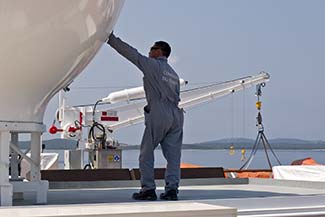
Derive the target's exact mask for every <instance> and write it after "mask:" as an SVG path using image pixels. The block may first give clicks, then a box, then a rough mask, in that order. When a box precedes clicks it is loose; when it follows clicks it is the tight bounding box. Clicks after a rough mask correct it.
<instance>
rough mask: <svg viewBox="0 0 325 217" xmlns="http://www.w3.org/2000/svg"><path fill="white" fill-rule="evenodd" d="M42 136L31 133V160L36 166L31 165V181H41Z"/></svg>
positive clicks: (37, 133) (38, 133)
mask: <svg viewBox="0 0 325 217" xmlns="http://www.w3.org/2000/svg"><path fill="white" fill-rule="evenodd" d="M41 136H42V133H40V132H33V133H31V158H32V161H33V162H34V164H31V170H30V180H31V181H40V180H41V170H40V165H41V143H42V142H41Z"/></svg>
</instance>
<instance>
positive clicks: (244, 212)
mask: <svg viewBox="0 0 325 217" xmlns="http://www.w3.org/2000/svg"><path fill="white" fill-rule="evenodd" d="M162 184H163V182H161V181H159V182H158V185H159V186H160V187H158V188H157V193H158V194H159V193H161V192H163V188H162V187H161V186H162ZM137 185H138V181H126V182H98V183H96V182H94V183H74V184H72V183H52V184H51V188H54V187H55V188H57V189H50V191H49V193H48V204H47V205H41V206H38V207H42V208H46V207H52V206H55V207H58V206H59V207H61V208H62V207H69V206H75V205H78V206H80V205H81V204H84V205H86V204H87V206H89V205H91V204H92V205H93V206H101V207H103V206H106V207H110V206H111V207H115V206H116V205H119V206H120V205H123V206H125V207H126V208H124V209H128V208H127V207H132V206H135V205H139V206H148V207H152V206H159V204H164V205H166V204H170V205H177V206H187V207H190V206H191V205H190V204H193V203H195V204H197V205H196V206H197V207H199V206H203V207H205V206H206V205H211V206H212V207H214V206H225V207H234V208H237V210H238V216H325V183H320V182H301V181H299V182H296V181H277V180H267V179H249V180H248V179H236V180H232V179H198V180H183V181H182V186H181V188H180V194H179V198H180V200H179V201H177V202H164V201H159V200H158V201H155V202H138V201H134V200H132V199H131V195H132V193H133V192H135V191H138V187H136V186H137ZM110 186H111V187H110ZM64 187H67V188H68V189H64ZM73 187H74V189H73ZM99 187H100V188H99ZM34 202H35V196H34V195H33V194H31V193H29V194H27V193H26V194H25V200H16V201H14V205H15V207H13V209H16V210H18V209H23V208H28V207H34V206H30V205H33V204H34ZM198 204H200V205H198ZM84 205H81V206H80V207H83V206H84ZM18 206H19V207H18ZM20 206H23V208H21V207H20ZM2 210H3V208H0V214H1V211H2ZM290 213H291V214H290ZM0 216H2V215H0ZM53 216H54V215H53ZM175 216H177V215H175ZM207 216H209V215H207ZM211 216H212V215H211ZM220 216H222V215H220Z"/></svg>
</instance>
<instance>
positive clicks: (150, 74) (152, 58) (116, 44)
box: [107, 33, 184, 200]
mask: <svg viewBox="0 0 325 217" xmlns="http://www.w3.org/2000/svg"><path fill="white" fill-rule="evenodd" d="M107 43H108V44H109V45H110V46H111V47H112V48H114V49H115V50H116V51H117V52H118V53H120V54H121V55H122V56H123V57H125V58H126V59H128V60H129V61H130V62H132V63H133V64H134V65H136V66H137V67H138V68H139V69H140V70H141V71H142V72H143V75H144V76H143V86H144V90H145V94H146V99H147V105H146V106H145V108H144V116H145V130H144V134H143V138H142V142H141V148H140V156H139V167H140V173H141V190H140V192H139V193H134V194H133V196H132V197H133V198H134V199H135V200H156V199H157V195H156V192H155V189H156V185H155V180H154V150H155V148H156V147H157V146H158V144H160V145H161V148H162V152H163V155H164V157H165V158H166V160H167V168H166V173H165V192H164V193H162V194H161V195H160V199H163V200H178V196H177V194H178V187H179V180H180V158H181V145H182V140H183V120H184V116H183V110H182V109H180V108H178V103H179V101H180V96H179V94H180V84H179V77H178V75H177V74H176V72H175V71H174V70H173V68H172V67H171V66H170V65H169V64H168V62H167V58H168V57H169V55H170V53H171V48H170V46H169V44H168V43H166V42H164V41H157V42H155V44H154V45H153V46H152V47H151V49H150V51H149V57H146V56H144V55H142V54H140V53H139V52H138V51H137V50H136V49H135V48H133V47H131V46H130V45H128V44H127V43H125V42H123V41H122V40H121V39H119V38H117V37H115V35H114V34H113V33H112V34H111V35H110V36H109V39H108V42H107Z"/></svg>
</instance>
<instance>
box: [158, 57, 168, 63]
mask: <svg viewBox="0 0 325 217" xmlns="http://www.w3.org/2000/svg"><path fill="white" fill-rule="evenodd" d="M157 60H162V61H165V62H167V57H165V56H161V57H158V58H157Z"/></svg>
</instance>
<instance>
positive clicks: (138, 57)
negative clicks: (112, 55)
mask: <svg viewBox="0 0 325 217" xmlns="http://www.w3.org/2000/svg"><path fill="white" fill-rule="evenodd" d="M107 43H108V44H109V45H110V46H111V47H112V48H114V49H115V50H116V51H117V52H118V53H119V54H121V55H122V56H123V57H125V58H126V59H128V60H129V61H130V62H132V63H133V64H134V65H136V66H137V67H138V68H139V69H140V70H141V71H142V72H143V73H146V72H147V70H148V69H152V67H154V66H155V65H156V64H157V63H156V61H155V60H154V59H152V58H149V57H146V56H144V55H142V54H141V53H139V52H138V50H137V49H135V48H134V47H131V46H130V45H128V44H127V43H126V42H124V41H122V40H121V39H120V38H118V37H116V36H115V35H114V34H113V33H111V34H110V36H109V38H108V41H107Z"/></svg>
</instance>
